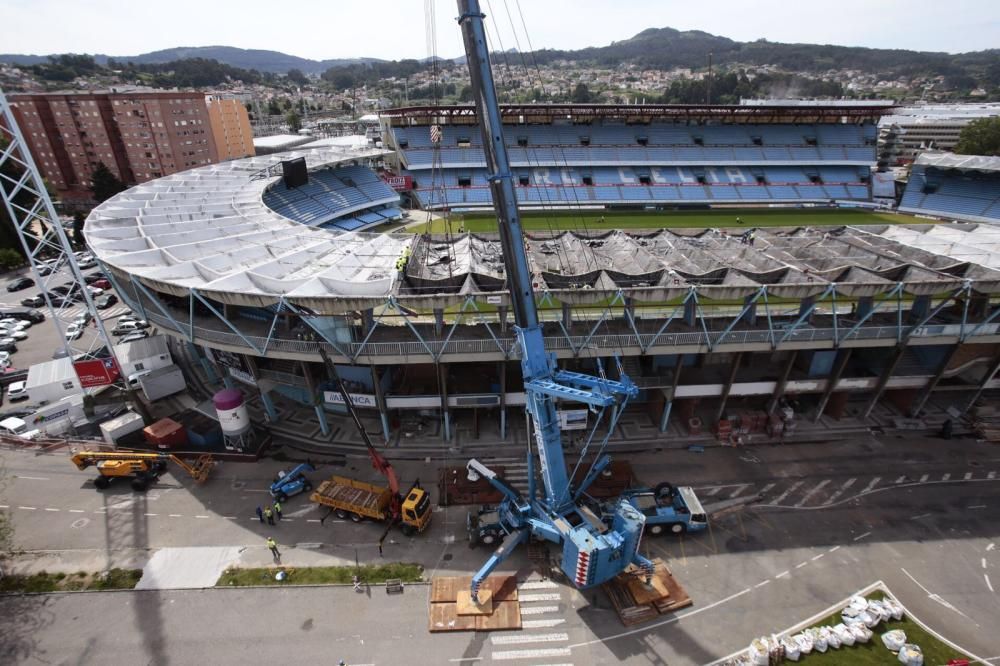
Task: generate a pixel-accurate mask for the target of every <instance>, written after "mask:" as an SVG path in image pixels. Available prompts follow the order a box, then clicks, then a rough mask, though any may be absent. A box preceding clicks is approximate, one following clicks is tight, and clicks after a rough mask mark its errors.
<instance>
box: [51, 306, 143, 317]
mask: <svg viewBox="0 0 1000 666" xmlns="http://www.w3.org/2000/svg"><path fill="white" fill-rule="evenodd" d="M86 311H87V308H85V307H81V306H77V307H72V308H67V309H66V310H65V317H66V318H68V319H75V318H76V317H78V316H80V315H82V314H83V313H84V312H86ZM98 312H99V313H100V315H101V319H104V320H105V321H107V320H108V319H115V318H117V317H120V316H122V315H123V314H125V313H126V312H131V309H130V308H129V307H128V306H127V305H123V306H119V307H114V308H108V309H107V310H98Z"/></svg>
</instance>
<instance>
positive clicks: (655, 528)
mask: <svg viewBox="0 0 1000 666" xmlns="http://www.w3.org/2000/svg"><path fill="white" fill-rule="evenodd" d="M646 531H647V532H649V533H650V534H652V535H653V536H659V535H661V534H663V525H650V526H649V527H647V528H646Z"/></svg>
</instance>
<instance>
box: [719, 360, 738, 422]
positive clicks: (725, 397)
mask: <svg viewBox="0 0 1000 666" xmlns="http://www.w3.org/2000/svg"><path fill="white" fill-rule="evenodd" d="M742 361H743V352H736V355H735V356H734V357H733V363H732V365H730V366H729V377H728V378H727V379H726V383H725V384H723V385H722V397H721V398H720V399H719V409H718V411H717V412H716V413H715V420H716V421H719V420H721V419H722V417H723V416H724V415H725V413H726V403H727V402H728V401H729V392H730V391H732V390H733V382H734V381H736V373H737V371H739V369H740V363H741V362H742Z"/></svg>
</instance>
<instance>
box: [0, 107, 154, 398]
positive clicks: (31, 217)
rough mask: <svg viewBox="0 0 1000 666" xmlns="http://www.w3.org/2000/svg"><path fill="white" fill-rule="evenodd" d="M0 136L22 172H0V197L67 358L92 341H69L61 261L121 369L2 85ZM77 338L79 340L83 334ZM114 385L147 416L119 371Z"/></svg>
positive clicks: (4, 151) (1, 154)
mask: <svg viewBox="0 0 1000 666" xmlns="http://www.w3.org/2000/svg"><path fill="white" fill-rule="evenodd" d="M0 138H3V139H5V142H6V144H7V145H6V146H3V145H0V166H3V165H4V164H7V163H11V164H14V165H15V166H16V167H17V168H18V169H19V170H20V171H22V175H21V176H20V177H19V178H18V179H16V180H15V179H13V178H11V177H10V176H8V175H5V174H3V173H2V172H0V199H3V205H4V208H5V209H6V210H7V214H8V215H9V216H10V219H11V222H12V223H13V226H14V229H15V231H16V232H17V236H18V239H19V240H20V242H21V247H22V249H23V250H24V253H25V256H26V257H27V259H28V264H29V266H30V267H31V274H32V277H33V278H34V280H35V284H36V285H37V287H38V288H39V289H40V290H41V294H42V297H43V298H44V299H45V304H46V306H48V310H49V314H50V316H51V317H52V323H53V325H54V326H55V328H56V332H57V334H58V335H59V340H60V344H61V346H62V348H63V350H64V351H65V352H66V356H67V358H69V359H70V360H72V359H75V358H77V357H78V356H80V355H81V354H87V353H90V352H92V351H93V344H92V345H90V346H89V348H88V347H86V346H84V345H83V344H80V345H78V346H75V345H74V344H73V343H74V342H75V341H74V340H70V339H69V338H68V337H67V336H66V329H65V325H66V324H67V322H68V321H69V317H70V314H71V313H70V305H71V303H72V301H71V299H69V298H66V297H65V296H63V297H61V298H60V299H59V300H58V303H59V305H56V302H54V299H53V293H52V290H51V286H52V283H54V282H55V281H56V280H57V279H61V277H60V276H59V273H58V269H59V268H60V267H62V266H65V267H66V268H67V270H68V271H69V274H70V276H71V277H72V279H73V282H74V283H75V285H76V287H75V288H74V289H76V290H79V292H80V296H81V297H82V298H83V303H84V306H85V307H86V311H87V312H89V313H90V315H91V316H92V317H93V321H94V325H95V327H96V329H97V340H96V342H99V343H101V344H103V345H104V346H105V348H106V349H107V353H108V354H109V356H110V358H112V359H113V360H114V362H115V365H116V366H117V367H118V369H119V372H120V371H121V364H120V363H119V362H118V359H117V357H116V356H115V348H114V343H113V341H112V338H111V336H110V335H108V330H107V328H106V327H105V326H104V321H103V320H102V319H101V317H100V313H99V312H98V310H97V308H96V307H94V300H93V297H92V296H91V294H90V291H89V290H88V289H87V283H86V282H85V281H84V279H83V273H82V272H81V271H80V266H79V265H78V264H77V261H76V257H75V255H74V254H73V246H72V245H71V244H70V242H69V238H68V237H67V236H66V230H65V229H63V226H62V224H61V223H60V221H59V215H58V214H57V213H56V209H55V206H54V205H53V204H52V199H51V198H50V197H49V193H48V190H46V188H45V182H44V180H43V179H42V175H41V173H40V172H39V171H38V167H37V165H36V164H35V160H34V158H32V156H31V151H30V150H29V149H28V143H27V142H26V141H25V139H24V135H23V134H22V133H21V129H20V127H18V124H17V119H16V118H15V117H14V111H13V109H12V108H11V106H10V103H9V102H8V101H7V97H6V96H5V95H4V93H3V90H0ZM44 251H49V252H52V253H54V255H55V259H54V263H52V264H50V265H47V266H46V270H45V271H42V270H40V269H41V268H42V265H43V260H42V252H44ZM49 269H51V270H49ZM70 293H73V290H71V291H70V292H68V294H70ZM68 294H67V296H68ZM79 339H80V340H83V337H81V338H79ZM75 347H76V348H75ZM116 384H117V386H118V388H120V389H121V390H122V391H123V392H124V393H125V395H126V396H127V398H128V400H129V402H132V403H133V404H134V405H135V407H136V409H138V410H139V411H140V412H141V413H142V414H143V416H144V418H145V417H146V416H147V414H146V412H147V411H148V410H147V409H146V407H145V405H143V404H142V403H141V401H139V400H138V399H137V398H136V396H135V392H134V390H133V389H132V388H131V387H130V386H129V385H128V382H127V381H126V380H125V377H124V375H120V377H119V380H118V381H117V382H116Z"/></svg>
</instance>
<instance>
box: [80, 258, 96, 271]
mask: <svg viewBox="0 0 1000 666" xmlns="http://www.w3.org/2000/svg"><path fill="white" fill-rule="evenodd" d="M76 265H77V266H79V267H80V270H84V271H85V270H87V269H88V268H93V267H94V266H96V265H97V259H94V258H93V257H88V258H86V259H81V260H79V261H78V262H76Z"/></svg>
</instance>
